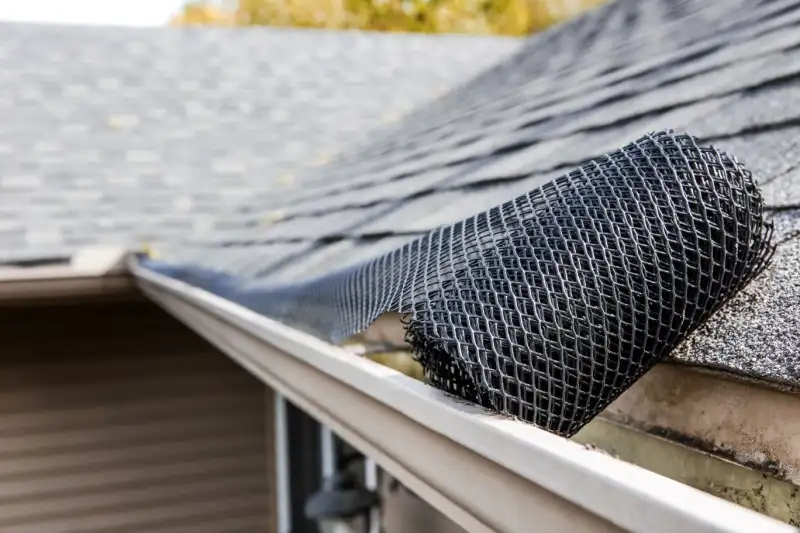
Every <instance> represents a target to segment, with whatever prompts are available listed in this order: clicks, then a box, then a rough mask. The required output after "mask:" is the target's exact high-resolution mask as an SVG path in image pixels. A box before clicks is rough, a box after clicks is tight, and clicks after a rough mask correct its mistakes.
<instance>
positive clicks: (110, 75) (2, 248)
mask: <svg viewBox="0 0 800 533" xmlns="http://www.w3.org/2000/svg"><path fill="white" fill-rule="evenodd" d="M517 46H518V41H517V40H513V39H503V38H481V37H459V36H425V35H408V36H406V35H394V34H379V33H365V32H329V31H301V30H279V29H265V28H252V29H241V30H231V29H177V28H102V27H69V26H63V27H62V26H49V25H33V24H4V23H0V86H2V87H3V90H2V92H0V117H2V121H0V262H11V261H20V260H28V259H30V260H36V259H39V258H51V257H68V256H69V255H71V254H72V252H74V251H75V250H76V249H77V248H79V247H82V246H86V245H91V244H95V243H109V244H128V245H131V246H138V245H139V244H140V243H141V242H147V243H154V242H155V243H158V242H163V241H171V240H175V239H177V238H178V237H193V236H195V235H203V234H204V233H206V232H207V231H208V229H210V228H215V229H217V230H218V231H219V232H220V234H221V235H219V236H218V237H216V238H215V240H214V242H220V240H222V239H224V238H225V237H224V235H225V234H226V232H228V231H229V230H230V229H231V228H232V229H235V230H236V231H239V232H242V231H243V230H244V228H246V227H248V226H249V225H250V224H252V218H248V219H244V218H242V217H241V216H238V215H237V213H232V214H231V216H229V217H228V219H227V220H226V221H219V217H220V215H221V214H222V213H225V212H226V211H227V210H228V209H229V207H231V206H235V205H239V204H241V203H242V202H249V201H250V200H251V199H254V198H255V199H256V200H255V202H254V204H255V205H258V199H261V198H265V197H266V198H270V197H274V196H279V195H280V194H282V192H283V191H286V190H291V189H292V188H293V187H301V186H302V185H301V183H302V180H303V171H304V170H307V169H310V168H314V167H315V166H320V165H322V164H324V163H325V162H326V161H328V160H330V159H332V158H335V157H336V154H337V153H338V152H340V151H342V150H343V149H346V148H347V147H349V146H358V145H359V144H362V143H363V142H364V141H365V140H368V139H370V136H371V135H374V132H375V130H380V129H381V128H384V127H386V126H387V125H389V124H391V123H393V122H395V121H397V120H398V119H399V118H400V117H402V116H403V115H405V114H407V113H408V112H409V111H410V110H411V109H413V108H415V107H417V106H419V105H422V104H424V103H426V102H428V101H430V100H433V99H435V97H436V96H438V95H440V94H442V93H444V92H446V91H448V90H450V89H452V88H453V87H454V86H456V85H457V84H458V83H460V82H461V81H463V80H465V79H467V78H469V77H471V76H472V75H474V74H475V73H477V72H478V71H480V70H481V69H482V68H483V67H486V66H488V65H490V64H491V63H493V62H494V61H496V60H498V59H500V58H502V57H504V56H505V55H507V54H508V53H510V52H511V51H513V50H514V49H515V48H516V47H517ZM423 59H424V60H423ZM338 218H339V219H343V218H346V217H338ZM240 221H241V223H240ZM259 222H260V221H259ZM345 226H346V225H345ZM300 233H301V235H299V236H303V235H305V233H304V232H300ZM278 252H279V250H278V249H276V253H278Z"/></svg>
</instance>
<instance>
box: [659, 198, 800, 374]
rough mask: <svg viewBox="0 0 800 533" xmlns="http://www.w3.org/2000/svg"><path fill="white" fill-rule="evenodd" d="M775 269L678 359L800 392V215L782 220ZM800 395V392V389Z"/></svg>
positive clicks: (698, 333) (711, 322) (712, 322)
mask: <svg viewBox="0 0 800 533" xmlns="http://www.w3.org/2000/svg"><path fill="white" fill-rule="evenodd" d="M776 223H777V224H776V227H777V229H778V232H777V233H778V237H779V238H783V239H786V238H788V237H789V236H791V235H794V237H793V238H791V239H790V240H788V242H785V243H784V244H782V245H781V246H779V248H778V251H777V252H776V255H775V259H774V261H773V263H772V265H771V266H770V267H768V269H767V270H766V271H765V272H764V273H763V274H762V275H761V276H760V277H759V278H757V279H756V280H754V281H753V282H752V283H751V284H750V285H749V286H748V287H746V288H745V289H744V290H743V291H742V292H741V293H740V294H738V295H737V296H736V297H735V298H733V299H732V300H731V301H729V302H728V303H727V304H726V305H725V306H724V307H723V308H722V309H720V310H719V312H717V313H716V314H715V315H714V316H713V317H711V319H709V321H708V322H706V323H705V324H704V325H702V326H701V327H700V328H699V329H698V330H697V331H696V332H695V333H694V334H693V335H692V336H691V337H690V338H689V339H687V340H686V341H685V342H684V343H683V344H682V345H681V346H680V347H679V348H678V349H677V350H676V351H675V352H674V353H673V354H672V357H673V358H674V359H676V360H678V361H681V362H684V363H691V364H694V365H700V366H706V367H716V368H722V369H724V370H727V371H730V372H734V373H738V374H742V375H745V376H749V377H751V378H760V379H765V380H770V381H778V382H780V383H782V384H784V385H788V386H791V387H793V388H798V387H800V233H799V232H800V213H797V212H795V213H792V214H789V215H781V216H779V217H778V218H777V220H776ZM798 390H800V389H798Z"/></svg>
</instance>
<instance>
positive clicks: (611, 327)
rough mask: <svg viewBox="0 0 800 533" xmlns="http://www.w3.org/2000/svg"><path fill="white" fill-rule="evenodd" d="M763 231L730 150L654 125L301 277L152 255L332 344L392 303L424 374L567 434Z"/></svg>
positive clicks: (754, 191) (658, 348) (735, 281)
mask: <svg viewBox="0 0 800 533" xmlns="http://www.w3.org/2000/svg"><path fill="white" fill-rule="evenodd" d="M770 237H771V226H769V225H768V224H767V223H766V222H765V220H764V217H763V201H762V198H761V194H760V192H759V190H758V188H757V187H756V185H755V183H754V181H753V179H752V176H751V174H750V173H749V172H748V171H747V170H746V169H745V168H744V167H743V166H742V165H741V164H739V163H738V162H737V161H736V160H735V159H733V158H731V157H729V156H727V155H726V154H724V153H721V152H719V151H717V150H715V149H714V148H711V147H701V146H698V144H697V142H696V140H695V139H693V138H692V137H690V136H687V135H673V134H672V133H671V132H660V133H656V134H651V135H648V136H645V137H643V138H641V139H639V140H637V141H636V142H634V143H631V144H629V145H628V146H625V147H624V148H622V149H620V150H617V151H615V152H612V153H610V154H608V155H606V156H603V157H601V158H598V159H596V160H594V161H592V162H590V163H588V164H586V165H584V166H583V167H581V168H579V169H576V170H574V171H572V172H570V173H569V174H566V175H564V176H561V177H559V178H557V179H555V180H554V181H552V182H550V183H548V184H546V185H544V186H542V187H540V188H538V189H536V190H534V191H531V192H530V193H528V194H526V195H523V196H520V197H519V198H516V199H514V200H513V201H510V202H508V203H506V204H503V205H501V206H498V207H496V208H494V209H491V210H489V211H487V212H485V213H482V214H480V215H477V216H474V217H471V218H469V219H467V220H464V221H462V222H458V223H456V224H453V225H451V226H447V227H442V228H439V229H437V230H435V231H433V232H431V233H430V234H428V235H427V236H425V237H423V238H421V239H419V240H417V241H414V242H412V243H410V244H408V245H406V246H404V247H402V248H400V249H398V250H396V251H394V252H392V253H389V254H387V255H384V256H382V257H379V258H377V259H375V260H372V261H370V262H367V263H364V264H361V265H357V266H355V267H352V268H350V269H347V270H345V271H340V272H337V273H335V274H332V275H329V276H324V277H322V278H318V279H314V280H310V281H307V282H304V283H300V284H296V285H291V286H274V285H269V284H268V283H264V282H246V281H243V280H241V281H240V280H237V279H236V278H234V277H230V276H222V275H220V274H217V273H213V272H208V271H203V270H201V269H198V268H194V267H192V266H187V265H175V266H170V265H166V264H160V263H154V262H150V265H151V266H152V268H154V269H157V270H161V271H163V272H165V273H167V274H170V275H173V276H175V277H179V278H183V279H185V280H187V281H189V282H191V283H193V284H195V285H199V286H202V287H205V288H207V289H209V290H211V291H212V292H216V293H218V294H221V295H222V296H224V297H226V298H229V299H231V300H234V301H237V302H239V303H241V304H243V305H245V306H247V307H250V308H252V309H254V310H256V311H258V312H261V313H263V314H265V315H267V316H270V317H273V318H276V319H279V320H281V321H284V322H286V323H288V324H290V325H292V326H295V327H298V328H301V329H305V330H307V331H310V332H312V333H314V334H316V335H318V336H321V337H324V338H327V339H329V340H332V341H338V340H341V339H343V338H346V337H348V336H350V335H352V334H354V333H356V332H358V331H359V330H362V329H364V328H365V327H366V326H368V325H369V324H370V323H371V322H372V321H373V320H375V319H376V318H377V317H378V316H379V315H380V314H382V313H384V312H386V311H398V312H400V313H404V314H405V315H406V316H407V339H408V341H409V343H410V344H411V346H412V348H413V349H414V353H415V354H416V357H417V358H418V359H419V361H420V362H421V363H422V365H423V366H424V368H425V370H426V373H427V375H428V377H429V379H430V382H431V383H432V384H433V385H435V386H436V387H439V388H441V389H443V390H445V391H448V392H450V393H452V394H455V395H457V396H459V397H461V398H463V399H465V400H468V401H471V402H475V403H478V404H480V405H483V406H485V407H488V408H490V409H493V410H495V411H497V412H500V413H503V414H506V415H511V416H513V417H517V418H519V419H521V420H524V421H527V422H531V423H534V424H536V425H537V426H539V427H542V428H544V429H547V430H549V431H551V432H554V433H557V434H560V435H565V436H569V435H572V434H574V433H575V432H576V431H577V430H578V429H580V428H581V427H582V426H583V425H584V424H585V423H586V422H588V421H589V420H590V419H591V418H592V417H594V416H595V415H596V414H597V413H598V412H600V411H601V410H602V409H603V408H604V407H605V406H606V405H607V404H608V403H610V402H611V401H612V400H613V399H614V398H616V397H617V396H619V394H621V393H622V392H623V391H625V390H626V389H627V388H628V387H629V386H630V385H631V384H632V383H633V382H634V381H635V380H636V379H637V378H639V377H640V376H641V375H642V374H643V373H644V372H645V371H647V370H648V369H649V368H650V367H652V366H653V365H654V364H655V363H656V362H658V361H660V360H661V359H662V358H663V357H664V356H665V355H667V353H669V351H670V350H671V349H672V348H674V347H675V346H676V345H677V344H678V343H679V342H680V341H681V340H682V339H684V338H685V337H686V336H687V334H689V333H690V332H691V331H692V330H694V329H695V328H696V327H697V326H698V325H699V324H700V323H702V322H703V321H704V320H705V319H706V318H707V317H708V316H709V315H710V314H711V313H713V312H714V311H715V310H716V309H717V308H718V307H719V306H720V305H721V304H722V303H723V302H725V301H726V300H727V299H728V298H730V297H731V296H732V295H733V294H734V293H735V292H736V291H737V290H738V289H740V288H742V287H743V286H744V285H745V284H746V283H747V282H748V281H749V280H750V279H751V278H752V277H753V276H755V275H756V274H757V273H758V272H759V271H760V270H761V269H762V268H763V267H764V266H765V265H766V262H767V260H768V258H769V256H770V254H771V251H772V246H771V244H770Z"/></svg>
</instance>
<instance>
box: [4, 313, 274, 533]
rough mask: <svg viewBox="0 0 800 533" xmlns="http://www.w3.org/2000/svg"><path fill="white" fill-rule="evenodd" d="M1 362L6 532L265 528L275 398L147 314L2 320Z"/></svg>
mask: <svg viewBox="0 0 800 533" xmlns="http://www.w3.org/2000/svg"><path fill="white" fill-rule="evenodd" d="M0 365H1V366H0V532H3V533H5V532H8V533H12V532H13V533H73V532H74V533H78V532H80V533H100V532H109V533H110V532H112V531H113V532H114V533H129V532H148V533H173V532H175V533H178V532H192V533H226V532H231V533H232V532H247V533H250V532H259V531H261V532H268V531H271V530H272V517H271V516H270V515H271V514H272V513H271V507H272V505H271V504H272V495H271V491H270V485H271V483H268V475H269V474H268V473H269V472H270V471H271V470H272V466H271V465H270V464H269V463H270V462H271V459H272V455H271V453H272V438H271V433H270V429H271V428H270V427H269V426H268V422H267V420H268V417H269V416H270V413H269V412H268V404H269V397H270V394H268V393H267V391H265V388H264V386H263V384H261V383H260V382H259V381H258V380H256V379H255V378H254V377H252V376H250V375H249V374H248V373H247V372H245V371H244V370H243V369H241V368H240V367H238V366H237V365H236V364H235V363H233V362H232V361H230V360H229V359H228V358H227V357H226V356H224V355H223V354H221V353H219V352H218V351H216V350H214V349H213V348H212V347H210V346H209V345H208V344H206V343H205V342H203V341H201V340H200V339H199V338H198V337H197V336H196V335H194V334H193V333H191V332H190V331H189V330H187V329H186V328H185V327H183V326H182V325H180V324H179V323H178V322H176V321H175V320H174V319H172V318H171V317H168V316H167V315H166V314H165V313H163V312H161V311H160V310H158V309H157V308H155V307H154V306H152V305H149V304H126V305H103V306H92V305H81V306H74V307H60V308H53V307H51V308H28V309H16V310H15V309H4V310H2V311H1V312H0ZM265 397H266V398H267V401H265Z"/></svg>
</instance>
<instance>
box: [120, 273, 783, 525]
mask: <svg viewBox="0 0 800 533" xmlns="http://www.w3.org/2000/svg"><path fill="white" fill-rule="evenodd" d="M131 268H132V270H133V273H134V274H135V276H136V277H137V279H138V283H139V285H140V287H141V288H142V289H143V290H144V292H145V293H146V294H147V295H149V296H150V297H151V298H152V299H153V300H155V301H156V302H158V303H159V304H160V305H162V306H163V307H164V308H166V309H167V310H168V311H170V312H171V313H172V314H173V315H175V316H176V317H177V318H179V319H181V320H182V321H183V322H185V323H186V324H187V325H189V326H190V327H192V328H193V329H194V330H195V331H197V332H198V333H199V334H200V335H202V336H204V337H206V338H207V339H208V340H209V341H211V342H212V343H213V344H215V345H216V346H217V347H218V348H220V349H221V350H222V351H223V352H225V353H226V354H228V355H229V356H230V357H232V358H233V359H235V360H236V361H238V362H239V363H240V364H241V365H242V366H243V367H245V368H246V369H248V370H249V371H250V372H251V373H252V374H254V375H255V376H257V377H258V378H260V379H261V380H262V381H263V382H264V383H266V384H267V385H269V386H270V387H272V388H274V389H275V390H276V391H278V392H280V393H281V394H283V395H285V396H286V397H287V398H289V399H290V400H291V401H292V402H294V403H296V404H297V405H298V406H300V407H301V408H303V409H304V410H305V411H307V412H308V413H309V414H310V415H312V416H313V417H315V418H316V419H318V420H319V421H320V422H321V423H323V424H325V425H327V426H329V427H330V428H331V429H332V430H334V431H335V432H336V433H338V434H339V435H341V436H342V437H343V438H345V439H346V440H348V441H349V442H350V443H351V444H353V445H354V446H355V447H356V448H359V449H360V450H361V451H362V452H363V453H364V454H366V455H368V456H370V457H372V458H374V459H375V460H376V461H377V462H378V463H379V464H380V465H381V467H382V468H384V469H385V470H386V471H387V472H388V473H389V474H391V475H392V476H394V477H396V478H397V479H398V480H400V481H401V482H402V483H403V484H405V485H406V486H408V487H409V488H410V489H411V490H413V491H414V492H415V493H417V494H418V495H419V496H420V497H422V498H423V499H425V500H426V501H427V502H428V503H429V504H431V505H433V506H434V507H436V508H437V509H439V510H440V511H441V512H443V513H444V514H445V515H447V516H448V517H449V518H450V519H452V520H453V521H455V522H456V523H458V524H459V525H461V526H462V527H464V528H465V529H466V530H468V531H475V532H490V531H498V532H508V533H517V532H519V533H522V532H527V531H530V528H531V526H532V524H536V525H537V527H539V528H541V529H542V530H543V531H554V532H557V531H569V532H578V531H587V532H588V531H591V532H593V533H596V532H600V531H609V532H610V531H634V532H643V533H644V532H647V533H668V532H669V533H685V532H686V531H692V532H709V533H710V532H742V533H744V532H748V533H749V532H752V531H759V532H761V533H772V532H780V531H786V532H788V531H794V532H796V531H797V529H796V528H794V527H791V526H789V525H786V524H784V523H782V522H778V521H776V520H773V519H771V518H768V517H766V516H764V515H761V514H759V513H756V512H753V511H750V510H747V509H745V508H743V507H740V506H737V505H735V504H732V503H730V502H727V501H724V500H722V499H719V498H716V497H714V496H711V495H709V494H706V493H704V492H701V491H699V490H696V489H693V488H691V487H689V486H687V485H684V484H682V483H679V482H676V481H673V480H671V479H668V478H666V477H663V476H660V475H658V474H655V473H653V472H651V471H648V470H645V469H643V468H640V467H637V466H634V465H632V464H629V463H626V462H624V461H621V460H619V459H616V458H614V457H611V456H609V455H606V454H604V453H601V452H598V451H595V450H593V449H590V448H587V447H585V446H582V445H580V444H578V443H576V442H573V441H570V440H567V439H563V438H561V437H557V436H554V435H552V434H549V433H547V432H544V431H542V430H539V429H537V428H535V427H533V426H530V425H527V424H524V423H521V422H517V421H513V420H509V419H505V418H502V417H499V416H497V415H492V414H488V413H486V412H485V411H482V410H480V409H477V408H475V407H473V406H469V405H465V404H463V403H460V402H458V401H456V400H454V399H452V398H451V397H449V396H447V395H445V394H444V393H441V392H440V391H438V390H436V389H434V388H432V387H429V386H427V385H425V384H423V383H420V382H418V381H415V380H413V379H411V378H408V377H406V376H403V375H402V374H400V373H398V372H396V371H394V370H392V369H389V368H386V367H383V366H381V365H378V364H376V363H373V362H371V361H369V360H366V359H364V358H361V357H358V356H356V355H353V354H351V353H348V352H346V351H344V350H342V349H340V348H338V347H335V346H332V345H330V344H328V343H325V342H323V341H320V340H319V339H316V338H314V337H311V336H309V335H306V334H304V333H302V332H298V331H296V330H294V329H291V328H288V327H286V326H284V325H282V324H280V323H278V322H275V321H273V320H270V319H268V318H265V317H263V316H261V315H258V314H256V313H254V312H251V311H249V310H247V309H245V308H243V307H241V306H238V305H236V304H233V303H231V302H229V301H227V300H224V299H222V298H219V297H216V296H214V295H212V294H209V293H207V292H205V291H202V290H200V289H197V288H195V287H192V286H190V285H187V284H185V283H182V282H179V281H176V280H173V279H170V278H167V277H164V276H161V275H159V274H156V273H154V272H151V271H148V270H146V269H143V268H141V267H139V266H138V265H136V264H135V263H133V266H132V267H131Z"/></svg>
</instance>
